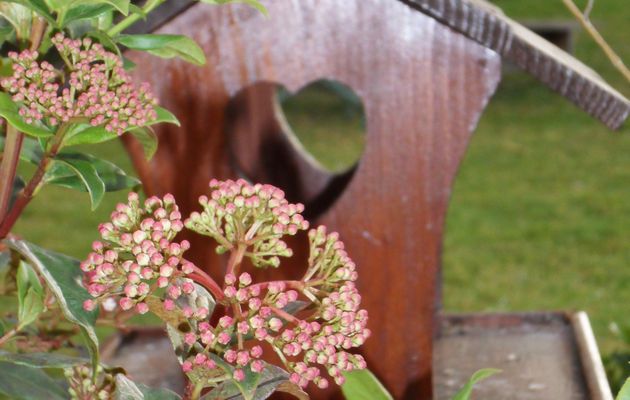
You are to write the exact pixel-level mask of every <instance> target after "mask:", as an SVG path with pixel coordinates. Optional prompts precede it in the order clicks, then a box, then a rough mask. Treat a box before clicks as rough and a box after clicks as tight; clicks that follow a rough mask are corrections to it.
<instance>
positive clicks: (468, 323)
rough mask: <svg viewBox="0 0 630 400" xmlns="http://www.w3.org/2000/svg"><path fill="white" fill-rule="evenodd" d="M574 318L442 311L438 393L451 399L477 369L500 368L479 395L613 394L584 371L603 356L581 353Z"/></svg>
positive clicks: (500, 399)
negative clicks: (589, 382) (593, 385)
mask: <svg viewBox="0 0 630 400" xmlns="http://www.w3.org/2000/svg"><path fill="white" fill-rule="evenodd" d="M573 318H574V315H569V314H565V313H552V312H547V313H518V314H463V315H462V314H459V315H452V314H446V315H442V316H440V328H441V329H440V334H439V335H438V339H437V341H436V346H435V350H434V352H435V364H434V366H435V378H434V379H435V393H436V399H438V400H448V399H451V398H452V397H453V395H454V394H455V393H456V392H457V391H458V390H459V389H460V388H461V387H462V386H463V385H464V384H465V383H466V381H468V379H469V378H470V376H471V375H472V374H473V373H474V372H475V371H476V370H478V369H481V368H497V369H500V370H501V373H500V374H498V375H496V376H494V377H491V378H489V379H488V380H486V381H483V382H481V383H479V384H478V385H476V386H475V398H480V399H484V400H504V399H511V400H565V399H566V400H568V399H571V400H610V399H611V397H610V393H608V397H607V396H605V395H604V396H601V395H602V393H604V391H603V390H596V391H592V390H591V387H590V385H587V379H585V376H586V375H588V374H589V373H591V372H592V371H593V370H594V369H595V368H594V367H596V366H601V359H600V360H593V359H589V358H584V357H582V354H581V350H582V349H583V347H582V346H581V343H580V342H579V340H578V339H577V337H576V336H577V335H578V331H577V330H576V329H575V325H574V324H573ZM600 389H601V388H600ZM608 390H609V389H608ZM609 391H610V390H609Z"/></svg>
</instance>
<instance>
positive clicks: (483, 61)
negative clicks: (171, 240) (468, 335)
mask: <svg viewBox="0 0 630 400" xmlns="http://www.w3.org/2000/svg"><path fill="white" fill-rule="evenodd" d="M266 4H267V6H268V7H269V11H270V17H267V18H266V17H264V16H262V15H260V14H259V13H257V12H255V11H254V10H252V9H249V8H247V7H245V6H242V5H231V6H223V7H207V6H204V5H195V6H193V7H192V8H190V9H188V10H187V11H185V12H184V13H183V14H181V15H180V16H179V17H178V18H176V19H174V20H172V21H171V22H169V23H168V24H166V25H165V26H164V27H163V28H161V29H160V30H159V32H161V33H179V34H187V35H191V36H192V37H194V38H195V39H196V40H197V41H198V42H199V43H200V44H201V46H202V47H203V49H204V50H205V52H206V54H207V56H208V64H207V66H205V67H203V68H198V67H194V66H190V65H187V64H185V63H183V62H172V60H170V61H164V62H162V61H159V60H158V61H156V60H155V58H152V57H150V56H145V55H138V54H133V53H130V54H129V56H130V57H131V58H132V59H133V60H134V61H135V62H136V63H137V65H138V69H137V71H136V74H137V76H138V77H141V78H143V79H148V80H149V81H150V83H151V84H153V85H154V88H155V90H156V94H157V95H158V96H159V98H161V99H163V100H164V104H163V105H164V106H165V107H167V108H169V109H171V110H173V111H174V113H175V114H176V115H177V116H178V117H179V119H180V120H181V122H182V128H181V129H175V128H173V127H170V126H165V127H160V129H158V135H159V138H160V147H159V149H158V152H157V155H156V157H155V159H154V160H153V161H152V162H151V163H150V164H147V163H146V162H145V161H144V160H143V158H142V155H141V154H140V153H139V152H138V151H137V149H135V150H134V149H132V158H133V161H134V163H135V165H136V166H137V167H138V170H139V172H140V175H141V178H142V180H143V183H144V184H145V190H146V191H147V193H149V194H161V193H165V192H171V193H173V194H174V195H175V196H176V197H177V199H178V202H179V203H180V204H181V206H182V209H183V212H184V213H187V212H190V211H191V210H193V209H197V206H196V198H197V196H199V195H200V194H202V193H207V182H208V181H209V179H210V178H212V177H216V178H219V179H225V178H235V177H238V176H239V174H241V173H243V171H242V170H241V169H239V168H235V164H236V163H235V161H239V164H240V165H241V166H242V165H249V166H250V169H249V171H258V172H257V173H258V174H260V176H263V177H265V179H266V180H267V179H268V182H269V183H281V184H282V186H283V188H284V189H285V190H286V191H287V193H289V194H291V196H293V194H294V193H298V194H299V193H300V191H299V190H296V188H299V187H309V188H310V187H318V186H317V185H318V184H317V183H316V182H314V180H315V178H313V176H312V175H310V174H309V173H308V169H300V168H295V167H294V165H295V164H291V160H296V159H297V160H299V159H300V157H301V156H300V153H299V151H298V150H297V149H292V148H291V147H287V146H286V144H283V143H282V141H277V140H270V139H273V138H274V137H275V138H278V137H279V133H283V132H273V129H272V131H271V132H270V128H269V127H272V128H273V127H275V126H280V125H279V124H269V125H267V128H266V129H265V127H264V126H263V127H260V126H258V125H257V124H256V123H253V124H252V123H250V125H249V126H250V127H249V128H248V129H240V130H236V131H233V134H232V135H230V134H228V133H227V129H228V126H227V121H228V114H227V111H228V109H229V108H230V106H231V105H232V107H233V105H234V104H235V103H234V101H235V100H234V99H235V98H237V97H238V94H239V93H242V91H243V89H246V88H248V87H251V85H253V84H255V83H259V82H275V83H280V84H282V85H284V86H285V87H286V88H287V89H288V90H290V91H294V92H295V91H297V90H299V89H300V88H302V87H304V86H306V85H308V84H309V83H310V82H313V81H315V80H318V79H322V78H326V79H334V80H338V81H340V82H342V83H345V84H346V85H348V86H349V87H351V88H352V89H353V90H354V91H355V92H356V93H357V94H358V95H359V96H360V97H361V99H362V100H363V102H364V105H365V111H366V118H367V140H366V148H365V152H364V154H363V157H362V159H361V161H360V163H359V166H358V168H357V169H356V171H355V172H354V176H353V177H352V179H351V180H350V181H349V182H347V184H346V187H345V189H344V190H343V191H340V192H338V193H336V194H335V196H333V198H330V199H329V201H330V204H329V207H328V208H327V211H325V212H323V213H322V214H321V215H319V217H318V218H317V219H316V221H314V222H315V223H324V224H326V225H328V226H330V228H331V229H332V230H336V231H338V232H340V234H341V237H342V238H343V239H344V241H345V242H346V246H347V248H348V251H349V253H350V254H351V255H352V256H353V257H354V259H355V261H356V262H357V264H358V265H359V269H360V276H361V277H360V280H359V282H358V284H359V286H360V289H361V290H362V291H363V293H364V305H365V307H366V308H367V309H368V311H369V312H370V318H371V319H370V326H371V327H372V329H373V332H374V335H373V337H371V338H370V340H368V342H367V344H366V346H365V350H364V354H365V355H366V357H367V360H368V363H369V364H370V368H371V369H373V370H374V371H375V372H376V374H377V375H378V376H379V377H380V378H382V379H383V380H384V381H385V383H386V385H387V387H388V388H389V389H390V390H391V391H392V392H393V393H394V395H395V397H396V398H398V399H420V398H422V399H428V398H430V397H431V390H432V384H431V380H432V375H431V365H432V345H433V334H434V313H435V310H436V309H437V308H439V287H440V282H439V278H438V271H439V262H440V249H441V243H442V236H443V225H444V219H445V214H446V209H447V204H448V199H449V196H450V193H451V187H452V184H453V180H454V177H455V174H456V171H457V167H458V165H459V163H460V161H461V159H462V157H463V155H464V152H465V149H466V146H467V144H468V140H469V138H470V135H471V133H472V131H473V129H474V128H475V125H476V123H477V121H478V119H479V117H480V115H481V113H482V110H483V109H484V107H485V106H486V104H487V102H488V101H489V98H490V96H491V95H492V93H493V92H494V90H495V88H496V86H497V84H498V81H499V79H500V59H499V57H498V55H497V54H496V53H495V52H492V51H489V50H488V49H486V48H484V47H483V46H481V45H479V44H477V43H476V42H474V41H472V40H470V39H468V38H466V37H465V36H464V35H461V34H458V33H456V32H454V31H452V30H451V29H449V28H447V27H445V26H444V25H442V24H439V23H437V22H436V21H435V20H434V19H432V18H430V17H428V16H427V15H425V14H424V13H420V12H417V11H416V10H413V9H412V8H410V7H408V6H406V5H404V4H403V3H401V2H398V1H392V0H345V1H343V2H339V1H337V0H300V1H295V0H274V1H268V2H267V3H266ZM236 109H237V110H239V109H240V108H239V107H236ZM239 115H240V117H239V116H238V115H237V117H236V120H234V116H232V117H231V119H229V120H230V121H231V124H233V123H238V122H239V118H241V119H243V118H248V116H247V113H241V114H239ZM263 121H264V120H263ZM236 135H239V136H238V137H235V136H236ZM240 135H245V136H240ZM235 143H236V147H232V146H234V145H235ZM238 143H241V145H239V144H238ZM243 143H244V144H245V145H252V144H253V143H259V147H253V148H250V149H249V150H247V149H243V146H244V145H243ZM330 145H331V146H334V145H335V144H334V143H331V144H330ZM239 146H240V147H239ZM280 146H285V147H284V149H283V150H282V151H280ZM230 148H232V150H231V151H230ZM240 150H243V151H242V152H241V151H240ZM245 150H247V152H248V153H247V154H252V155H256V154H277V155H278V157H280V158H279V159H277V160H275V161H276V163H275V164H271V163H268V162H264V160H265V159H264V157H252V159H248V160H242V159H240V160H239V158H238V157H239V155H241V156H242V155H243V154H246V153H245ZM283 154H284V157H285V158H281V156H282V155H283ZM278 165H280V167H279V166H278ZM282 166H284V168H281V167H282ZM278 168H280V169H279V171H280V175H279V174H278ZM273 169H275V171H274V170H273ZM282 172H284V173H285V174H286V175H291V177H292V178H291V179H285V180H284V181H282V179H283V178H286V176H284V177H283V176H282ZM250 173H252V172H250ZM325 178H326V177H325ZM329 178H332V177H328V178H327V179H329ZM317 179H319V178H317ZM276 180H277V181H276ZM328 188H330V186H329V185H327V184H324V185H322V186H321V189H320V193H321V192H324V191H326V190H327V189H328ZM300 199H301V196H298V198H297V199H296V198H292V200H300ZM312 203H313V204H311V205H312V206H316V205H317V202H316V201H314V202H312ZM323 208H325V207H322V209H321V210H320V211H323ZM188 239H189V240H191V242H192V244H193V248H194V249H195V251H194V252H193V253H191V257H192V258H193V259H194V260H195V261H196V262H197V263H198V264H199V265H201V266H203V267H204V268H206V269H208V270H209V271H210V272H211V273H213V274H216V275H218V274H219V273H220V271H221V270H222V268H224V265H225V264H224V262H225V260H224V259H222V258H218V257H217V256H216V255H215V254H214V253H213V252H212V250H211V246H210V244H209V241H206V240H204V239H202V238H199V237H193V236H191V237H189V238H188ZM304 239H305V238H304V237H301V238H298V240H297V242H296V245H297V246H299V247H298V251H297V254H296V256H295V257H296V259H300V257H304V256H305V254H304V250H305V247H306V246H305V241H304ZM282 271H284V273H285V274H289V275H291V274H293V275H297V274H299V273H300V272H301V271H302V270H301V269H300V268H299V267H298V266H297V265H293V266H292V265H291V264H288V265H287V267H286V268H285V269H283V270H282ZM282 271H281V272H282ZM269 276H271V273H262V274H259V275H258V276H257V278H266V277H269ZM315 393H318V392H317V391H316V392H315ZM330 396H332V394H331V393H328V392H323V393H321V392H319V394H316V396H315V398H330Z"/></svg>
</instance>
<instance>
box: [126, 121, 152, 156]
mask: <svg viewBox="0 0 630 400" xmlns="http://www.w3.org/2000/svg"><path fill="white" fill-rule="evenodd" d="M129 132H130V133H131V134H132V135H133V136H134V137H135V138H136V139H137V140H138V142H140V144H141V145H142V149H143V150H144V157H145V158H146V159H147V160H150V159H152V158H153V155H154V154H155V152H156V151H157V146H158V138H157V136H156V135H155V132H154V131H153V129H151V128H150V127H148V126H144V127H142V128H134V129H132V130H131V131H129Z"/></svg>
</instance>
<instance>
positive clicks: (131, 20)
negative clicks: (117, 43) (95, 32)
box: [107, 0, 166, 36]
mask: <svg viewBox="0 0 630 400" xmlns="http://www.w3.org/2000/svg"><path fill="white" fill-rule="evenodd" d="M165 1H166V0H148V1H147V2H146V3H145V4H144V6H143V7H142V13H143V14H144V15H146V14H148V13H150V12H151V11H153V10H154V9H155V8H156V7H157V6H159V5H160V4H162V3H164V2H165ZM144 15H142V14H135V13H134V14H131V15H129V16H128V17H126V18H124V19H123V20H122V21H120V22H119V23H117V24H116V25H114V26H112V27H111V28H109V29H108V30H107V34H108V35H109V36H116V35H118V34H119V33H121V32H122V31H124V30H125V29H127V28H129V27H130V26H131V25H133V24H135V23H136V22H138V21H139V20H140V19H141V18H144Z"/></svg>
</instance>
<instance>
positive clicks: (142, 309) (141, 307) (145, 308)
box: [136, 303, 149, 314]
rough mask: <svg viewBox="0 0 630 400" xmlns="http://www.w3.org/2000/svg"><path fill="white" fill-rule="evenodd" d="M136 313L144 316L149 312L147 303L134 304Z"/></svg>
mask: <svg viewBox="0 0 630 400" xmlns="http://www.w3.org/2000/svg"><path fill="white" fill-rule="evenodd" d="M136 311H138V313H140V314H146V313H148V312H149V306H148V305H147V303H138V304H136Z"/></svg>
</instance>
